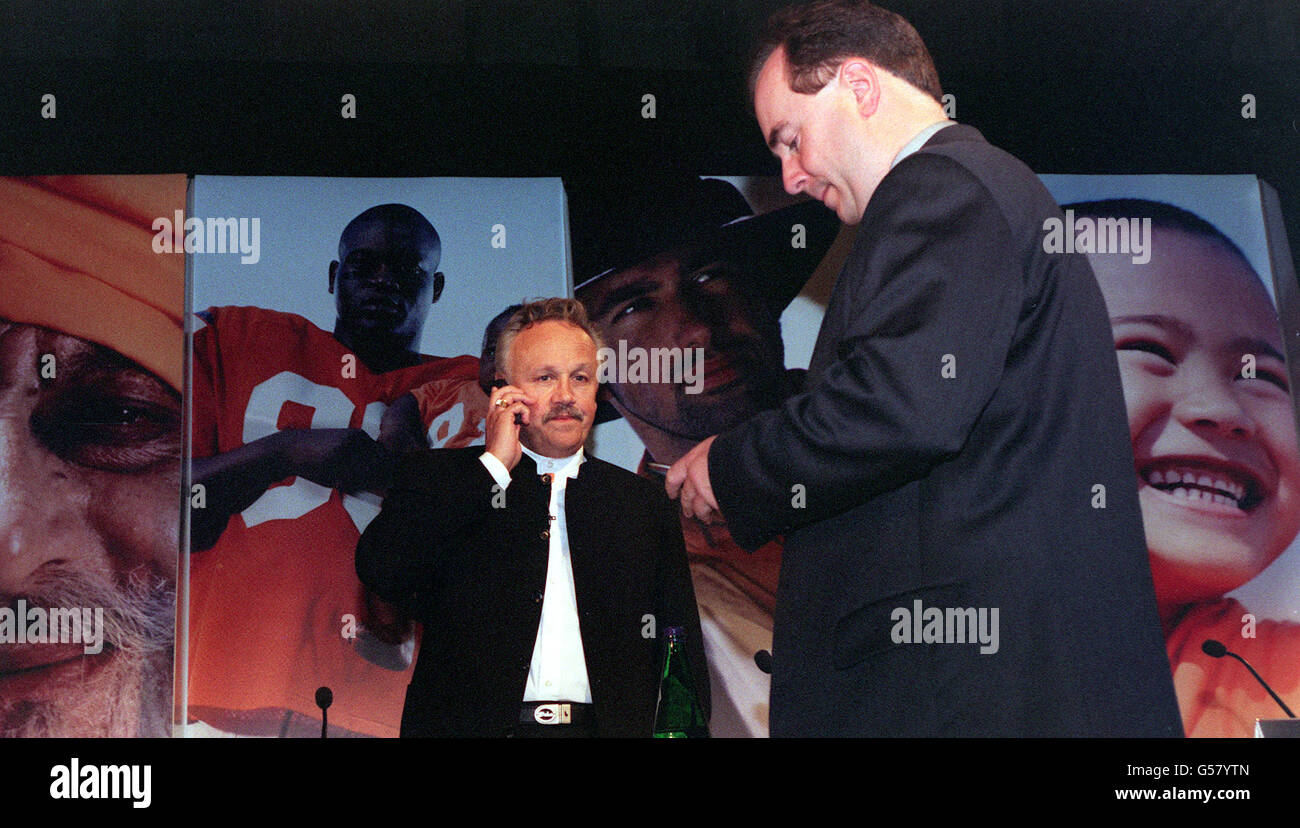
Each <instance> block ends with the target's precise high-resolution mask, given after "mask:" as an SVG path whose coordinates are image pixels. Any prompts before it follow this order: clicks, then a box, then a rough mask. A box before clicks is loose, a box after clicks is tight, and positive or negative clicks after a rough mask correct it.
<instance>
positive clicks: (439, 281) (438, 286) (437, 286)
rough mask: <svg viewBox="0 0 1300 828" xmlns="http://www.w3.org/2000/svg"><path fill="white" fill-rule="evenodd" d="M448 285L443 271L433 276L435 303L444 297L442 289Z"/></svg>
mask: <svg viewBox="0 0 1300 828" xmlns="http://www.w3.org/2000/svg"><path fill="white" fill-rule="evenodd" d="M446 283H447V280H446V278H445V277H444V276H443V275H442V271H441V270H439V271H437V272H436V273H434V274H433V301H434V302H437V301H438V297H439V296H441V295H442V287H443V285H445V284H446ZM430 304H432V302H431V303H430Z"/></svg>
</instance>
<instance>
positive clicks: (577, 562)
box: [356, 299, 709, 737]
mask: <svg viewBox="0 0 1300 828" xmlns="http://www.w3.org/2000/svg"><path fill="white" fill-rule="evenodd" d="M598 345H599V335H598V334H597V333H596V331H595V329H594V328H593V327H592V326H591V325H590V323H589V322H588V321H587V318H586V314H585V312H584V311H583V308H582V305H581V303H579V302H577V301H576V300H573V299H545V300H539V301H537V302H531V303H527V304H525V305H523V306H522V307H521V308H520V309H519V310H518V311H516V312H515V313H514V314H513V315H512V316H511V317H510V319H509V321H508V322H507V323H506V325H505V327H504V330H503V331H502V332H501V335H500V337H499V339H498V343H497V348H496V364H497V370H496V375H497V377H498V378H499V379H500V380H502V381H503V382H501V383H498V386H499V387H497V388H494V389H493V390H492V395H491V407H490V409H489V415H488V419H487V450H486V451H483V450H481V449H479V448H471V449H453V450H432V451H424V452H419V453H416V454H412V455H408V456H407V458H406V459H405V460H404V461H403V462H402V464H401V465H400V466H399V468H398V470H397V472H396V474H395V478H394V482H393V486H392V488H391V489H390V490H389V493H388V496H387V497H386V499H385V500H384V506H383V510H382V511H381V512H380V514H379V517H377V518H376V519H375V520H374V521H373V522H372V523H371V524H370V526H369V527H368V528H367V529H366V531H365V533H364V534H363V535H362V537H361V541H360V543H359V544H358V546H357V555H356V565H357V573H358V575H360V577H361V580H362V582H363V583H365V584H366V585H367V586H368V587H370V588H371V589H373V590H374V591H375V592H376V593H377V594H378V595H380V596H381V597H383V598H384V599H385V600H387V601H390V602H392V603H393V604H394V605H396V606H397V607H399V608H400V609H402V610H403V611H405V612H407V613H409V614H410V615H411V616H412V617H414V618H415V619H416V620H418V621H420V622H421V623H422V625H423V629H424V639H423V642H422V645H421V650H420V658H419V662H418V663H417V664H416V668H415V675H414V677H413V678H412V681H411V685H410V688H409V689H408V690H407V694H406V705H405V709H404V711H403V713H402V735H403V736H526V737H532V736H541V737H572V736H623V737H635V736H649V735H651V732H652V730H653V727H654V719H655V705H656V701H657V697H658V687H659V669H660V666H661V663H662V662H661V660H660V659H661V655H662V649H661V645H660V643H659V631H661V630H664V629H666V628H667V627H669V626H680V627H683V628H684V629H685V633H686V651H687V653H688V656H689V657H690V667H691V670H692V672H693V675H694V680H695V687H696V691H697V693H698V694H699V698H700V700H701V703H702V705H703V706H704V709H705V710H707V705H708V698H709V695H708V674H707V667H706V666H705V662H704V656H703V653H704V651H703V647H702V643H701V641H700V631H699V620H698V615H697V612H696V608H695V596H694V593H693V591H692V589H691V580H690V573H689V571H688V570H687V566H686V551H685V549H684V546H683V543H682V535H681V529H680V526H679V524H678V518H677V515H676V512H675V509H674V508H673V506H672V504H671V503H670V502H669V501H668V500H667V498H665V497H664V496H663V493H662V491H660V489H659V487H658V486H657V485H656V484H654V483H652V482H650V481H648V480H645V479H643V478H640V477H637V476H636V475H634V474H631V473H630V472H627V471H625V470H623V469H620V468H618V467H616V466H613V465H611V464H609V463H605V462H603V461H601V460H598V459H596V458H594V457H588V456H586V454H585V452H584V449H583V446H584V443H585V442H586V440H587V436H588V434H590V432H591V427H592V425H593V423H594V420H595V415H596V393H597V376H598V375H597V367H598V366H597V358H596V352H597V349H598Z"/></svg>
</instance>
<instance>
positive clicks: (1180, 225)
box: [1061, 198, 1258, 275]
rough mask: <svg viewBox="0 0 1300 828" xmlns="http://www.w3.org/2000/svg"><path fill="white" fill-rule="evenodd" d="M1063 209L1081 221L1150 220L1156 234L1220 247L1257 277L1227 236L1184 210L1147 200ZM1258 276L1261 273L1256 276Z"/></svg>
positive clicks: (1087, 203)
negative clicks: (1179, 234) (1190, 238)
mask: <svg viewBox="0 0 1300 828" xmlns="http://www.w3.org/2000/svg"><path fill="white" fill-rule="evenodd" d="M1061 209H1063V210H1072V211H1074V214H1075V215H1076V216H1079V217H1085V216H1086V217H1088V218H1093V219H1099V218H1133V217H1137V218H1150V219H1151V228H1152V229H1153V230H1178V231H1181V232H1183V233H1186V234H1187V235H1189V236H1196V237H1198V238H1201V239H1205V240H1206V241H1208V242H1212V243H1214V244H1217V245H1219V246H1220V247H1222V248H1223V249H1224V250H1225V251H1227V252H1228V253H1229V254H1231V255H1233V256H1236V257H1237V258H1238V259H1240V260H1241V261H1242V263H1243V264H1245V265H1246V267H1247V268H1249V269H1250V271H1251V272H1252V273H1255V266H1254V265H1252V264H1251V263H1250V259H1247V258H1246V254H1245V253H1242V252H1241V248H1240V247H1238V246H1237V245H1236V243H1235V242H1234V241H1233V240H1232V239H1230V238H1228V237H1227V236H1226V235H1224V233H1223V231H1222V230H1220V229H1219V228H1217V227H1215V226H1214V225H1213V224H1211V223H1210V222H1208V221H1206V220H1205V219H1203V218H1201V217H1200V216H1198V215H1196V214H1195V213H1193V212H1191V211H1190V210H1184V209H1183V208H1182V207H1175V206H1174V205H1173V204H1167V203H1165V202H1163V201H1151V200H1149V199H1145V198H1106V199H1099V200H1097V201H1076V202H1074V203H1073V204H1062V205H1061ZM1256 275H1258V273H1256Z"/></svg>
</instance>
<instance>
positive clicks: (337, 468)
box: [277, 428, 394, 494]
mask: <svg viewBox="0 0 1300 828" xmlns="http://www.w3.org/2000/svg"><path fill="white" fill-rule="evenodd" d="M277 434H278V436H279V439H280V440H281V452H282V456H283V457H284V458H285V461H286V464H287V466H288V469H289V473H290V474H293V475H297V476H298V477H305V478H307V479H308V480H310V481H311V482H313V483H318V484H320V485H322V486H327V487H329V488H331V489H339V490H340V491H343V492H347V493H349V494H352V493H355V492H360V491H376V490H383V489H385V488H387V487H388V483H389V478H390V477H391V475H392V471H393V460H394V457H393V454H392V452H390V451H389V450H388V449H387V448H385V447H384V446H383V445H381V444H380V443H378V442H376V441H374V440H373V439H371V437H370V435H369V434H367V433H366V432H364V431H362V430H361V429H359V428H311V429H285V430H283V431H280V432H277Z"/></svg>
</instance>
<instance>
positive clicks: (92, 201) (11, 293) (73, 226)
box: [0, 175, 186, 390]
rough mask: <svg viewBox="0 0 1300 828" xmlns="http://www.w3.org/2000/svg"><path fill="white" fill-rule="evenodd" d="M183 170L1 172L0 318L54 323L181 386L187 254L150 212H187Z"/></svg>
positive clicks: (162, 215)
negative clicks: (161, 231) (161, 235)
mask: <svg viewBox="0 0 1300 828" xmlns="http://www.w3.org/2000/svg"><path fill="white" fill-rule="evenodd" d="M185 193H186V179H185V176H183V175H122V176H112V175H94V176H56V177H51V178H0V317H3V318H5V319H8V320H10V321H12V322H22V323H25V324H29V325H40V326H41V327H45V328H53V329H55V330H58V331H62V332H63V333H66V334H71V335H72V336H78V337H81V338H82V339H86V340H89V341H91V342H97V343H99V344H100V345H105V346H107V347H109V348H112V349H113V350H115V351H117V352H118V353H120V354H122V355H123V356H125V357H127V358H129V359H132V360H135V361H136V362H137V363H139V364H140V365H141V366H143V367H145V368H147V369H149V370H150V371H152V372H153V373H155V374H157V375H158V376H159V377H161V378H162V379H164V380H166V381H167V382H169V383H171V385H172V387H174V388H176V389H177V390H180V389H181V386H182V385H183V378H184V372H183V363H184V342H185V340H184V308H185V256H184V254H183V253H155V252H154V249H153V239H154V236H155V235H156V233H155V231H154V230H153V223H154V220H155V219H158V218H166V219H168V221H171V219H172V218H173V216H174V215H175V213H176V211H177V210H183V209H185Z"/></svg>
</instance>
